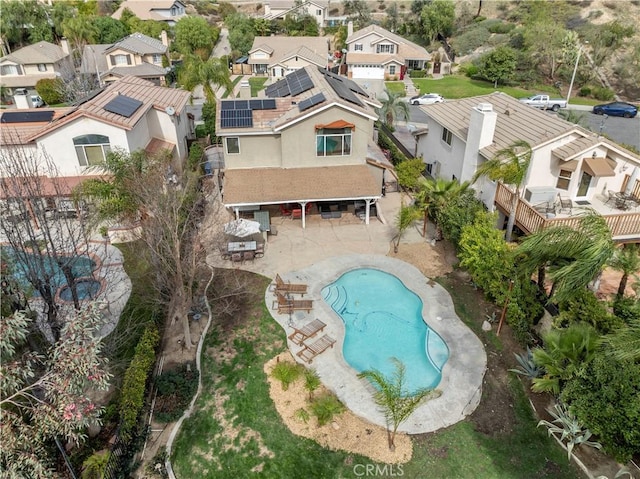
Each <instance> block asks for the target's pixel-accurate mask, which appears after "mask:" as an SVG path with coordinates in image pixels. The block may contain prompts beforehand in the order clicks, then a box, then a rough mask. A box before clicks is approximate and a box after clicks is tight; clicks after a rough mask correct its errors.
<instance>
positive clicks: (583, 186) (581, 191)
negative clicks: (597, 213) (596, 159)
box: [576, 171, 593, 196]
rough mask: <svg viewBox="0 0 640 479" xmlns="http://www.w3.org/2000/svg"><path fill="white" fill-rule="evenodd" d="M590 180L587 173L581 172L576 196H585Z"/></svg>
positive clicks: (591, 177) (590, 177)
mask: <svg viewBox="0 0 640 479" xmlns="http://www.w3.org/2000/svg"><path fill="white" fill-rule="evenodd" d="M592 179H593V176H591V175H590V174H589V173H587V172H586V171H583V172H582V178H580V185H579V186H578V194H577V195H576V196H587V191H589V186H590V185H591V180H592Z"/></svg>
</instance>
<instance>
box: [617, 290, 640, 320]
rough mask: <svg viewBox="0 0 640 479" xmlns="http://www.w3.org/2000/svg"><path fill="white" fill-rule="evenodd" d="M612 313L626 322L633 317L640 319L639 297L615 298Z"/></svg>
mask: <svg viewBox="0 0 640 479" xmlns="http://www.w3.org/2000/svg"><path fill="white" fill-rule="evenodd" d="M613 314H615V315H616V316H617V317H618V318H620V319H621V320H623V321H624V322H625V323H627V324H629V322H630V321H632V320H634V319H635V320H640V298H633V297H629V296H624V297H622V298H617V299H616V300H615V302H614V303H613Z"/></svg>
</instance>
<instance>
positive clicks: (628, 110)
mask: <svg viewBox="0 0 640 479" xmlns="http://www.w3.org/2000/svg"><path fill="white" fill-rule="evenodd" d="M593 113H595V114H596V115H610V116H624V117H625V118H633V117H635V116H636V115H637V114H638V107H637V106H635V105H632V104H631V103H625V102H623V101H614V102H612V103H606V104H604V105H596V106H594V107H593Z"/></svg>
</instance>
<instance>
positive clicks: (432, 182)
mask: <svg viewBox="0 0 640 479" xmlns="http://www.w3.org/2000/svg"><path fill="white" fill-rule="evenodd" d="M469 186H470V183H469V182H468V181H465V182H464V183H462V184H460V182H459V181H458V180H445V179H444V178H437V179H432V178H423V179H422V180H421V181H419V182H418V193H417V194H416V203H417V205H418V207H419V208H421V209H422V210H423V211H424V225H423V228H422V236H425V237H426V236H427V220H428V219H429V218H430V219H431V220H432V221H433V222H434V224H435V226H436V239H437V240H441V239H442V228H440V225H439V224H438V213H439V212H440V211H441V210H442V208H444V206H445V205H447V204H448V203H449V202H451V201H452V200H454V199H455V198H457V197H458V196H460V195H461V194H462V193H464V192H465V191H466V190H467V189H468V188H469Z"/></svg>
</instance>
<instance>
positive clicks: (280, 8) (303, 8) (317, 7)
mask: <svg viewBox="0 0 640 479" xmlns="http://www.w3.org/2000/svg"><path fill="white" fill-rule="evenodd" d="M339 4H340V2H335V5H339ZM329 11H330V2H329V1H324V0H302V1H301V2H296V1H294V0H289V1H269V2H265V4H264V17H263V18H265V19H267V20H278V19H283V18H286V17H287V16H288V15H300V16H302V15H309V16H311V17H313V18H314V19H315V21H316V23H317V24H318V27H319V28H324V27H332V26H335V25H340V24H342V23H344V20H345V18H346V17H336V16H332V15H331V14H330V13H329Z"/></svg>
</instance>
